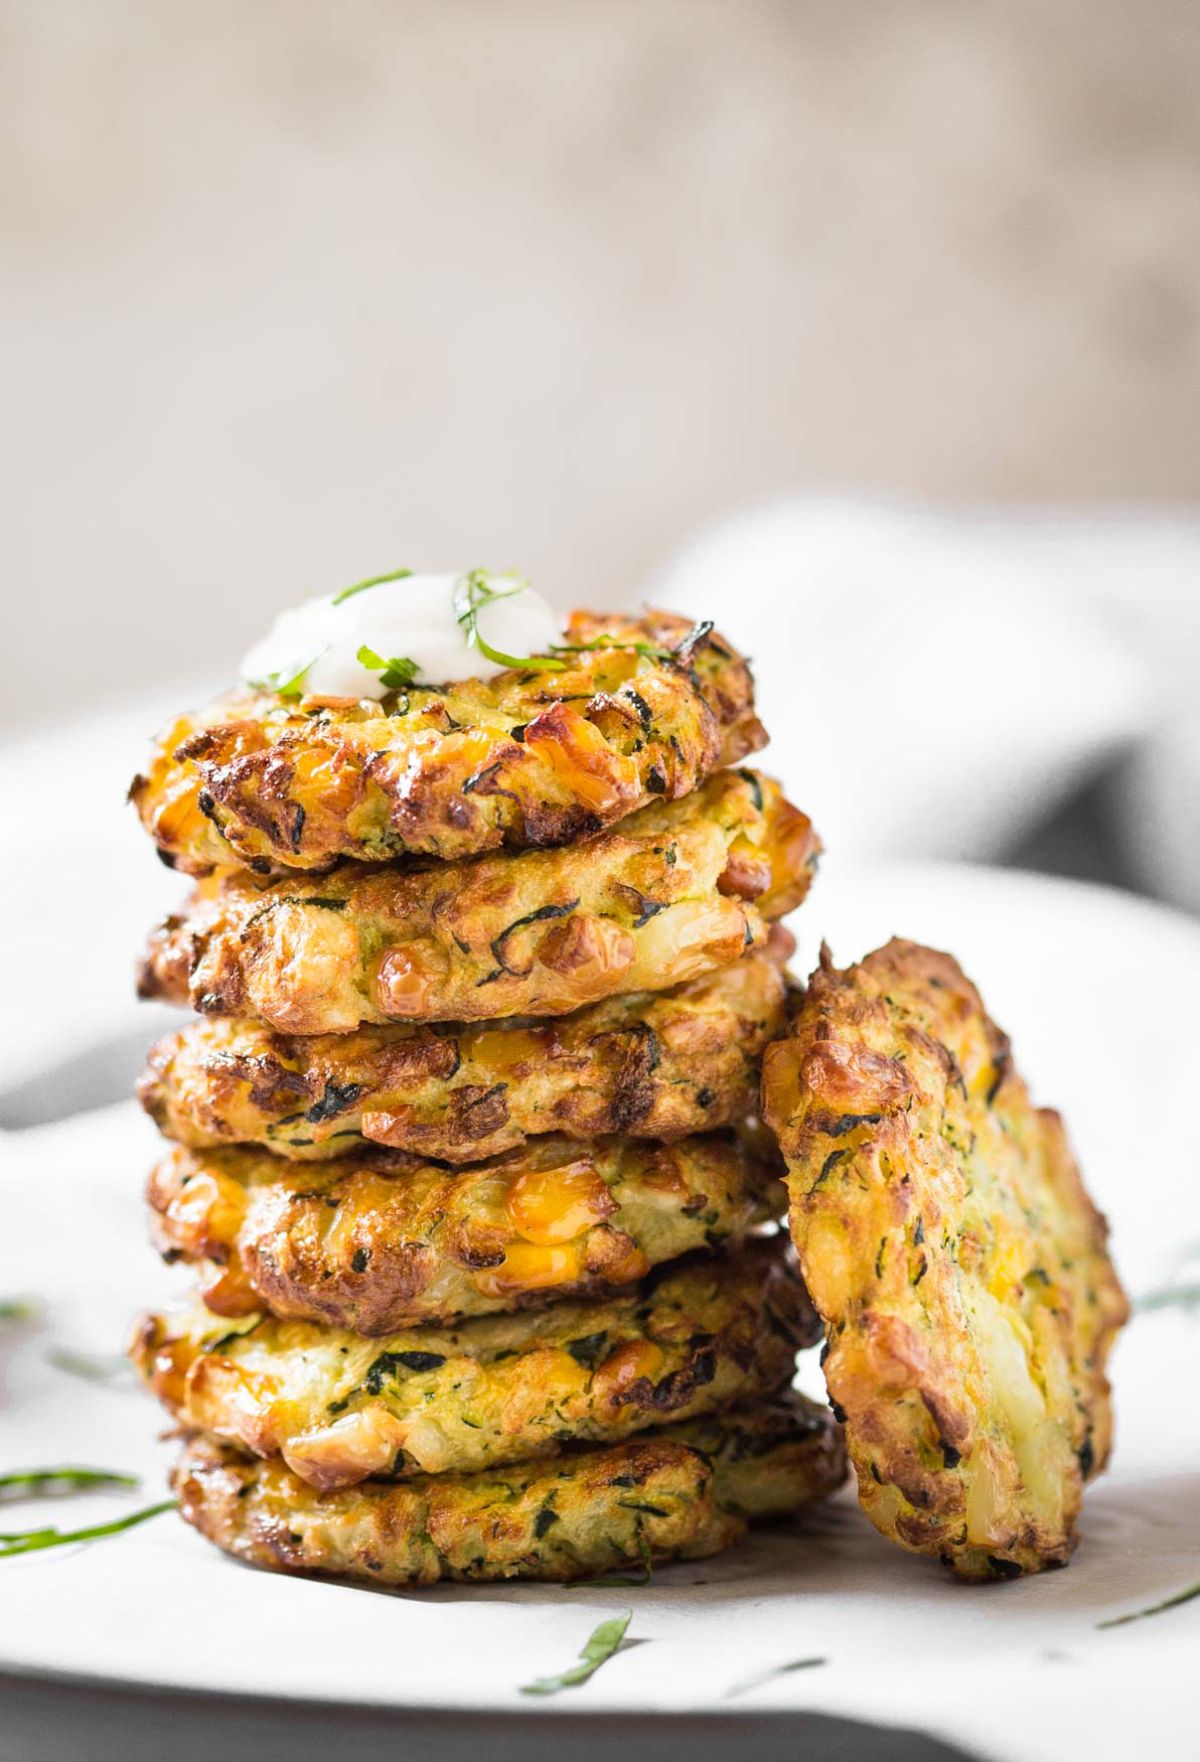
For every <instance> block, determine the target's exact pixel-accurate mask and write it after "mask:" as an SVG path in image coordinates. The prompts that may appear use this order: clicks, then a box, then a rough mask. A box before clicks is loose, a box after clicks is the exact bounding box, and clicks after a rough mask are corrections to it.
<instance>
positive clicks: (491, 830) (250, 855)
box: [130, 612, 765, 875]
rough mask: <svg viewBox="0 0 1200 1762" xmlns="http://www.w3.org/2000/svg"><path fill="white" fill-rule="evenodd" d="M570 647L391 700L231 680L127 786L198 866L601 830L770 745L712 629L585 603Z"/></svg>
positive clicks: (540, 840) (294, 863) (747, 684)
mask: <svg viewBox="0 0 1200 1762" xmlns="http://www.w3.org/2000/svg"><path fill="white" fill-rule="evenodd" d="M565 642H566V643H567V644H570V645H574V646H575V651H576V652H572V653H564V654H563V655H562V656H561V657H560V658H561V660H562V662H563V668H562V671H561V672H535V671H532V670H529V669H526V670H524V671H520V670H515V671H512V672H508V673H502V674H500V675H499V677H498V678H495V679H490V680H479V679H469V680H463V681H461V682H456V683H454V684H451V685H446V686H444V687H440V688H437V689H430V688H426V687H423V686H411V687H408V688H406V689H405V690H402V691H396V692H390V693H389V694H388V695H387V696H386V697H385V698H384V699H383V701H382V703H374V702H372V701H370V700H363V701H359V700H357V699H354V698H328V697H325V698H321V697H310V698H303V699H301V700H300V701H299V702H288V701H285V700H284V699H283V698H281V697H278V696H276V695H275V694H274V693H268V692H261V691H251V690H247V691H242V692H239V693H234V694H231V695H230V696H229V697H226V698H222V699H221V700H220V701H219V702H217V703H215V704H213V705H212V706H211V707H210V708H208V709H207V710H204V711H202V712H201V713H200V714H198V715H195V716H182V717H180V718H179V720H178V721H176V722H175V723H173V724H172V725H171V726H170V727H169V728H167V729H166V730H165V731H164V733H163V734H162V736H161V737H160V739H159V741H158V743H157V745H156V747H155V750H154V753H153V755H152V758H151V762H150V767H149V770H148V772H147V774H146V775H145V776H139V777H136V778H135V779H134V782H133V786H132V788H131V790H130V795H131V798H132V800H133V801H134V803H135V804H136V806H137V810H138V813H139V815H140V816H141V820H142V824H143V825H144V826H145V828H146V830H147V831H148V832H149V833H150V836H151V837H152V838H153V839H154V840H155V842H156V843H157V845H158V848H159V850H160V852H162V854H163V855H164V856H165V857H166V858H167V859H168V860H169V861H171V862H173V863H176V864H177V865H178V866H179V867H180V868H181V869H184V870H186V871H187V872H188V873H190V874H196V875H202V874H205V873H206V872H207V871H208V870H209V869H211V868H213V867H214V866H220V865H226V864H230V865H231V864H236V863H238V862H239V861H240V862H244V863H250V864H252V865H253V866H255V867H257V868H265V869H271V868H286V869H313V870H319V869H327V868H329V867H330V866H331V865H332V864H333V863H334V862H336V861H337V860H338V859H339V858H341V857H353V858H358V859H359V860H362V861H366V862H380V861H383V860H386V859H388V858H392V857H397V856H403V855H406V854H410V853H417V854H423V855H427V856H434V857H440V858H443V859H450V858H454V857H463V856H473V855H477V854H478V853H479V852H481V851H486V850H494V849H496V848H497V847H498V846H500V845H505V846H507V847H508V848H510V849H513V850H519V849H526V848H532V847H536V846H542V845H561V844H570V843H573V842H575V841H576V840H578V839H580V838H587V837H590V836H591V835H592V834H593V833H596V832H599V831H601V830H602V829H603V828H604V827H605V826H610V825H612V824H613V823H614V821H616V820H620V819H622V818H623V817H624V816H625V815H626V814H630V813H632V812H633V811H634V810H635V809H637V808H639V807H642V806H644V805H645V803H647V802H649V801H651V800H653V799H654V797H656V796H661V797H663V798H665V799H667V800H672V799H674V798H675V797H677V796H682V795H686V794H687V793H688V792H689V791H690V790H692V789H694V788H695V787H696V785H697V783H699V782H700V781H701V779H702V778H704V777H706V776H707V775H708V773H709V772H710V771H713V770H715V769H716V768H717V766H718V765H729V764H736V763H737V761H738V760H739V759H741V758H744V757H745V756H746V755H747V754H748V753H752V752H755V751H756V750H757V749H758V748H759V747H760V746H762V745H763V744H764V739H765V736H764V734H763V730H762V727H761V725H760V723H759V722H758V720H757V718H756V717H755V714H754V687H753V681H752V680H751V677H750V670H749V668H748V667H747V666H746V663H745V662H744V661H743V660H742V658H741V656H740V655H739V654H737V652H736V651H735V650H734V649H733V648H731V647H730V645H729V644H728V643H727V642H726V641H725V640H724V638H723V637H720V636H718V635H716V634H715V633H714V632H713V630H712V627H711V625H703V624H702V625H695V626H693V625H691V624H690V623H689V622H688V620H687V619H685V618H677V617H675V616H673V615H672V614H671V613H667V612H648V613H647V614H646V616H645V617H644V618H625V617H618V616H611V615H608V616H598V615H597V614H595V613H591V612H576V613H574V614H573V615H572V617H571V618H570V619H569V621H568V623H567V628H566V632H565ZM588 644H596V645H597V646H596V647H592V648H589V647H586V646H584V645H588Z"/></svg>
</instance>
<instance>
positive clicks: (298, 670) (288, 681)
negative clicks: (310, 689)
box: [246, 643, 329, 698]
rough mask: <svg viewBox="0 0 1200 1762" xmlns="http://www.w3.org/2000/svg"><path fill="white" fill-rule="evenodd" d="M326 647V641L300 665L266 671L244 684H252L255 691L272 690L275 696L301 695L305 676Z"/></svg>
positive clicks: (302, 694)
mask: <svg viewBox="0 0 1200 1762" xmlns="http://www.w3.org/2000/svg"><path fill="white" fill-rule="evenodd" d="M328 649H329V644H328V643H326V644H325V646H324V648H319V649H318V650H317V652H316V654H315V655H310V656H309V657H308V659H307V661H305V662H303V664H302V665H301V666H299V667H281V668H280V669H279V671H278V672H276V673H267V674H266V675H265V676H264V677H263V678H262V679H248V680H247V681H246V684H247V685H252V686H253V687H254V689H255V691H273V692H274V693H275V695H276V697H282V698H299V697H303V696H304V680H305V677H306V676H307V675H308V674H309V673H311V672H312V669H313V668H314V667H315V666H316V664H317V662H318V661H319V660H320V659H321V656H322V655H323V654H325V653H326V652H327V651H328Z"/></svg>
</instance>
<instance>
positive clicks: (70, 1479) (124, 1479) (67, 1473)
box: [0, 1468, 138, 1499]
mask: <svg viewBox="0 0 1200 1762" xmlns="http://www.w3.org/2000/svg"><path fill="white" fill-rule="evenodd" d="M137 1485H138V1477H137V1476H136V1475H135V1474H118V1473H116V1471H115V1470H113V1469H109V1468H22V1469H17V1470H14V1472H13V1473H12V1474H0V1487H11V1488H13V1489H14V1490H15V1491H16V1493H17V1496H18V1497H20V1498H22V1499H27V1498H38V1497H40V1496H41V1495H42V1494H46V1493H54V1492H58V1491H61V1490H62V1489H63V1488H64V1487H67V1488H72V1489H75V1488H79V1489H82V1488H85V1487H136V1486H137Z"/></svg>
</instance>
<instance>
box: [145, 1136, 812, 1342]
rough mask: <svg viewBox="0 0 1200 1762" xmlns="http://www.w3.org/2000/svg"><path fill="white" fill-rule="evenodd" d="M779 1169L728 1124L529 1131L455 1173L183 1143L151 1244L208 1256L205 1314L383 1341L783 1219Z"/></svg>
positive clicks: (155, 1189) (582, 1290)
mask: <svg viewBox="0 0 1200 1762" xmlns="http://www.w3.org/2000/svg"><path fill="white" fill-rule="evenodd" d="M776 1156H777V1153H776ZM781 1172H782V1169H781V1165H780V1164H779V1163H778V1161H777V1160H776V1159H775V1158H774V1157H773V1158H772V1159H771V1160H764V1159H763V1158H762V1157H761V1156H759V1155H757V1154H755V1152H754V1151H753V1150H752V1149H751V1148H749V1147H748V1146H746V1145H744V1144H743V1143H742V1142H741V1141H740V1140H739V1138H738V1137H737V1136H736V1135H735V1134H734V1133H733V1132H732V1131H731V1132H721V1133H707V1134H705V1135H704V1136H702V1137H693V1138H683V1139H680V1140H679V1141H678V1142H677V1143H675V1144H653V1143H648V1142H643V1141H641V1140H623V1139H606V1140H602V1141H597V1142H593V1143H591V1144H576V1143H571V1142H569V1141H568V1140H566V1139H563V1138H554V1137H550V1138H537V1139H531V1140H530V1142H529V1144H528V1145H526V1146H525V1147H523V1148H521V1149H518V1150H515V1151H509V1152H507V1153H506V1154H505V1155H503V1156H501V1157H498V1158H494V1159H493V1160H492V1161H490V1162H487V1163H483V1164H475V1165H472V1166H471V1167H469V1168H453V1169H446V1168H440V1167H438V1166H436V1165H434V1164H431V1163H428V1162H416V1161H414V1159H413V1158H411V1157H406V1156H403V1155H397V1154H396V1153H394V1152H387V1151H384V1152H382V1153H379V1152H376V1153H373V1154H372V1153H370V1152H368V1153H367V1155H365V1156H358V1157H347V1158H344V1159H340V1160H339V1161H337V1162H320V1163H288V1162H284V1161H281V1160H280V1159H279V1158H278V1157H273V1156H271V1155H270V1154H268V1153H267V1152H264V1151H255V1150H210V1151H189V1150H176V1151H174V1152H173V1153H172V1154H171V1155H170V1156H168V1157H167V1158H166V1159H165V1160H164V1161H163V1162H162V1163H160V1164H159V1166H158V1167H157V1168H156V1169H155V1170H154V1172H153V1174H152V1175H151V1177H150V1182H149V1186H148V1189H147V1197H148V1199H149V1202H150V1206H151V1215H152V1220H153V1234H154V1240H155V1243H156V1245H157V1246H158V1248H159V1249H160V1250H161V1252H162V1253H163V1254H164V1255H166V1257H167V1258H168V1259H172V1260H174V1259H183V1260H187V1261H190V1262H193V1263H197V1262H198V1263H200V1264H201V1265H202V1267H203V1272H202V1279H201V1292H202V1295H203V1297H204V1301H205V1303H206V1304H207V1306H208V1307H209V1308H210V1309H211V1310H213V1311H215V1312H218V1313H220V1314H221V1315H227V1316H242V1315H247V1314H253V1313H254V1312H255V1311H256V1310H259V1309H263V1310H266V1311H268V1312H269V1313H271V1314H273V1315H276V1316H279V1317H281V1318H283V1319H294V1320H306V1321H322V1322H329V1323H331V1324H332V1325H334V1326H337V1327H343V1328H350V1329H353V1330H354V1331H355V1332H356V1333H360V1334H370V1335H377V1334H387V1333H392V1332H395V1331H396V1330H397V1329H399V1328H405V1327H417V1326H422V1325H424V1324H425V1323H428V1322H431V1321H433V1322H440V1321H454V1320H457V1319H459V1318H460V1317H463V1316H469V1315H488V1314H496V1313H498V1312H502V1311H508V1310H513V1309H517V1308H522V1307H529V1306H531V1305H538V1304H540V1303H544V1302H545V1301H546V1300H547V1299H549V1298H555V1299H560V1298H565V1297H571V1298H581V1297H588V1296H603V1295H604V1294H605V1293H606V1292H611V1291H613V1290H616V1289H619V1288H621V1287H623V1286H628V1285H630V1284H632V1283H634V1282H635V1281H636V1280H638V1279H640V1278H643V1277H644V1276H645V1275H646V1274H647V1273H648V1272H649V1271H650V1269H651V1267H652V1266H657V1265H660V1264H661V1263H662V1262H664V1261H668V1260H673V1259H675V1258H676V1257H678V1256H680V1255H683V1254H687V1253H690V1252H692V1251H693V1250H696V1249H702V1248H705V1247H712V1246H715V1245H716V1244H717V1243H719V1242H722V1241H727V1240H731V1239H732V1240H739V1239H742V1238H744V1237H745V1236H746V1235H747V1234H748V1233H749V1232H750V1231H751V1230H753V1229H755V1228H756V1227H758V1226H759V1225H762V1224H764V1223H766V1222H768V1221H771V1220H773V1219H776V1218H778V1217H780V1216H781V1215H782V1213H783V1211H784V1209H785V1206H786V1203H787V1195H786V1192H785V1190H784V1186H783V1182H782V1181H781V1180H780V1178H779V1176H780V1173H781ZM205 1263H210V1264H205Z"/></svg>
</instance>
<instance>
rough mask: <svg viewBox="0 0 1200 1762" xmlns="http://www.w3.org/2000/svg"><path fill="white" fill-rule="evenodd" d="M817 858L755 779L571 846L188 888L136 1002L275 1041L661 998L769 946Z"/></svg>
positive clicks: (664, 806) (234, 876) (735, 775)
mask: <svg viewBox="0 0 1200 1762" xmlns="http://www.w3.org/2000/svg"><path fill="white" fill-rule="evenodd" d="M819 850H820V844H819V841H818V839H817V837H816V835H815V833H814V832H813V829H812V825H811V823H810V821H809V820H808V818H807V816H806V815H804V814H802V813H800V812H799V810H798V809H796V808H794V807H792V805H791V804H790V803H789V802H788V801H787V800H785V798H784V796H783V795H782V793H781V792H780V790H779V787H778V785H777V784H775V783H772V782H771V781H770V780H769V779H767V778H764V777H761V776H759V775H758V773H757V772H754V771H719V772H717V773H716V775H715V776H713V777H710V778H709V779H708V780H707V782H705V783H703V784H702V785H701V786H700V788H699V789H697V790H696V791H695V793H694V794H692V795H690V796H688V797H687V798H686V799H685V800H683V801H676V802H666V803H656V804H654V805H653V806H651V807H648V808H643V809H642V810H641V811H640V812H639V813H637V814H634V815H632V816H631V817H630V818H629V819H628V820H626V821H625V822H624V823H623V824H622V825H621V826H619V827H618V828H616V829H615V830H613V831H609V832H604V833H601V834H600V835H599V836H598V837H597V838H594V839H592V840H591V842H590V843H586V844H582V845H576V846H573V847H571V848H569V849H566V850H552V851H520V852H517V853H515V854H512V855H509V854H501V855H493V856H485V857H477V858H475V859H474V860H472V861H468V862H459V863H435V864H424V863H422V864H418V865H415V866H414V865H407V866H403V867H392V868H383V869H380V868H367V867H363V866H362V865H361V864H357V863H348V864H345V865H343V866H342V867H341V868H339V869H335V870H334V871H333V872H332V873H331V874H328V875H323V876H320V877H312V876H305V875H295V876H289V877H288V878H287V879H286V880H277V881H273V882H269V883H265V884H264V883H262V882H261V881H259V880H258V879H257V878H256V877H255V876H253V875H251V874H249V873H248V872H247V871H245V870H235V871H228V870H227V871H223V872H221V873H218V874H216V875H213V876H211V877H210V878H209V879H208V880H205V881H201V882H200V883H198V885H197V887H196V889H195V890H194V892H193V894H192V897H191V899H190V901H189V902H188V903H187V905H186V906H185V908H184V910H183V911H182V913H178V914H175V915H173V916H172V917H170V918H168V919H167V921H166V923H165V924H164V925H163V926H162V927H161V928H160V929H159V930H158V931H156V932H155V934H154V935H153V937H152V938H151V943H150V948H149V951H148V954H147V957H146V960H145V963H144V966H143V969H142V976H141V983H140V990H141V993H142V995H143V996H146V997H163V998H167V999H169V1000H172V1001H175V1002H181V1003H186V1002H189V1001H190V1002H191V1004H192V1006H193V1008H195V1009H196V1010H198V1011H199V1012H200V1013H201V1014H202V1015H234V1016H249V1017H252V1018H253V1019H255V1020H256V1021H259V1022H263V1023H266V1024H267V1025H268V1026H270V1027H273V1028H275V1029H277V1030H279V1031H280V1032H282V1033H292V1034H341V1033H345V1032H348V1031H349V1030H351V1029H354V1028H357V1027H359V1025H360V1024H362V1023H364V1022H371V1023H377V1022H387V1021H481V1020H494V1019H495V1018H497V1017H500V1016H523V1015H536V1016H557V1015H568V1014H570V1012H571V1011H572V1010H576V1009H581V1008H582V1007H584V1006H585V1005H586V1004H589V1003H595V1002H599V1000H600V999H602V998H605V997H611V996H614V995H617V994H622V993H626V992H631V991H661V990H666V989H668V988H669V987H670V986H673V985H679V984H684V983H686V982H687V981H688V980H690V979H694V978H698V977H700V976H701V975H702V974H704V973H707V972H712V971H713V970H714V969H715V968H717V967H722V966H728V965H730V964H732V962H734V961H736V960H739V959H740V958H741V956H742V955H743V954H746V953H748V952H749V951H751V950H752V949H755V948H761V947H763V946H764V945H765V944H766V941H767V936H768V927H767V926H768V922H769V921H770V920H773V919H775V918H779V917H782V916H783V915H784V914H785V913H786V912H789V911H791V909H792V908H793V906H796V905H798V904H799V903H800V901H801V900H802V899H803V898H804V895H805V894H806V893H807V891H808V888H809V885H810V883H811V880H812V876H813V872H814V870H815V867H816V861H817V856H818V853H819Z"/></svg>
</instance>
